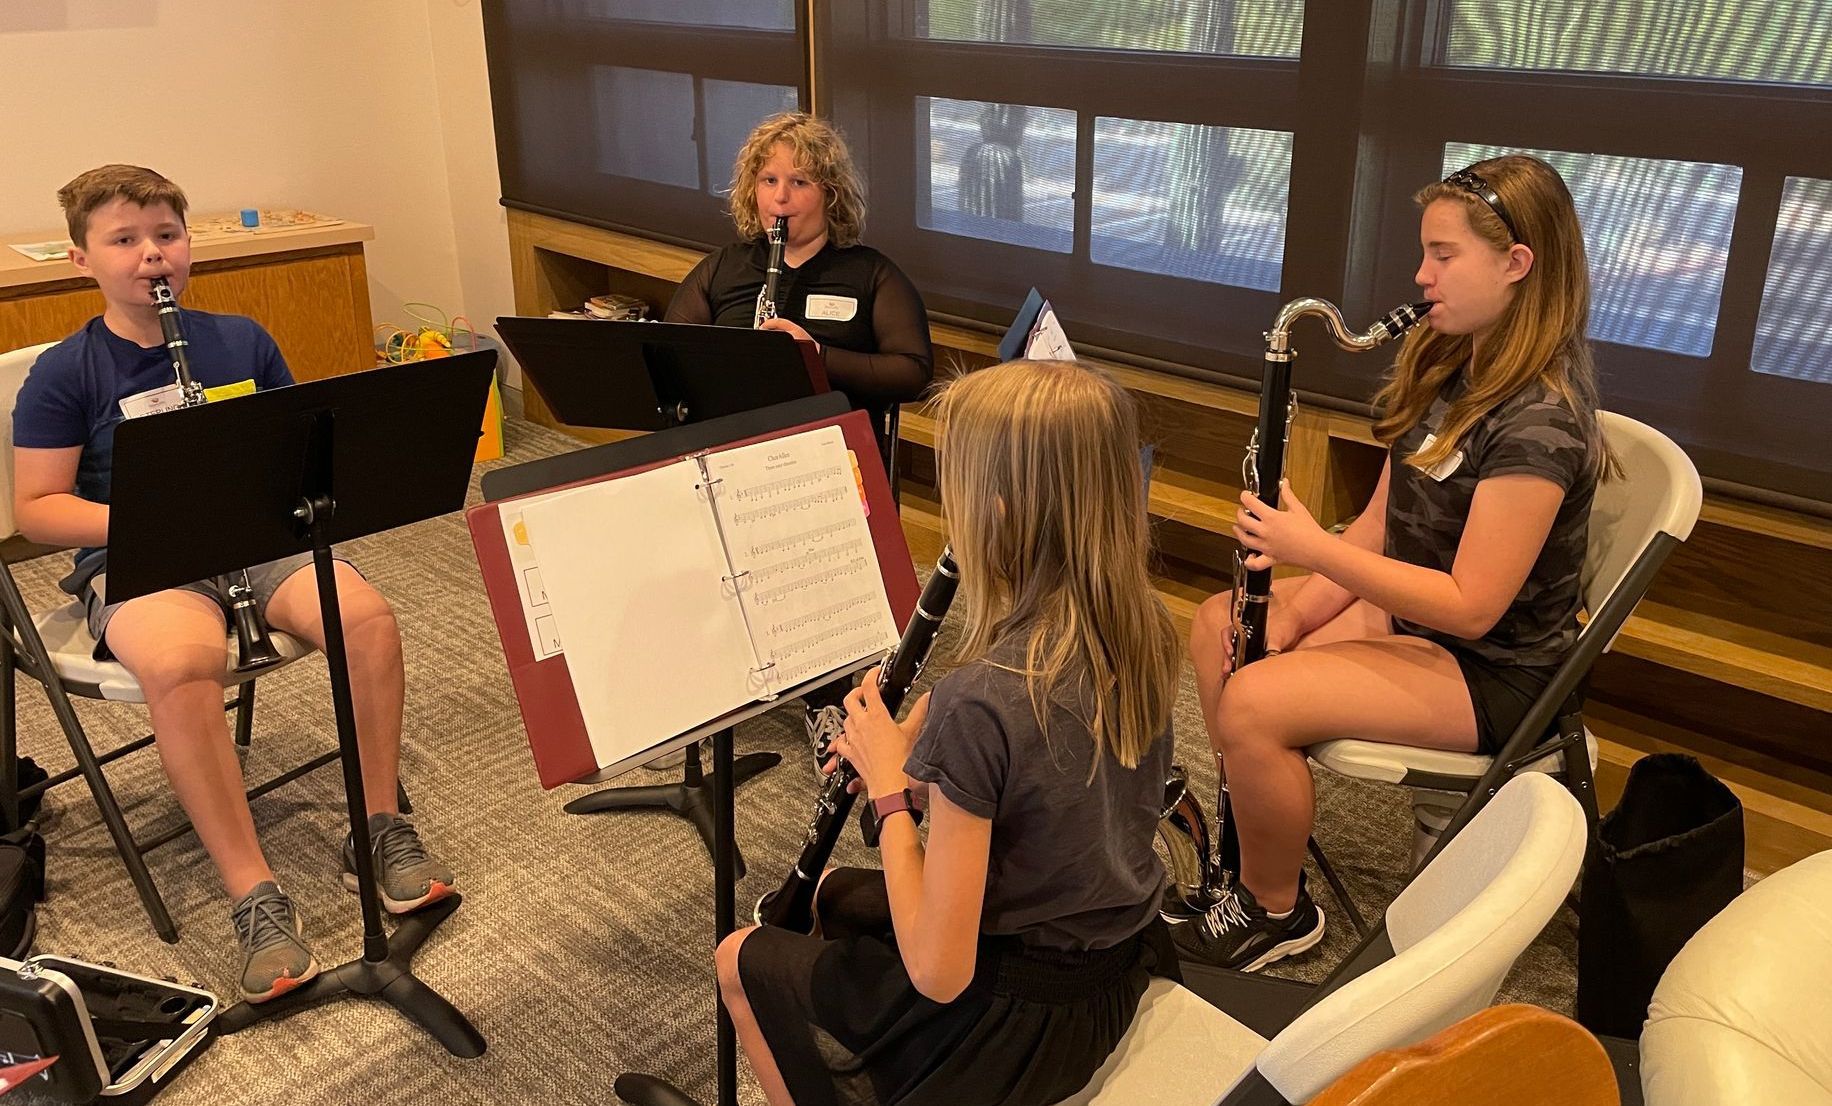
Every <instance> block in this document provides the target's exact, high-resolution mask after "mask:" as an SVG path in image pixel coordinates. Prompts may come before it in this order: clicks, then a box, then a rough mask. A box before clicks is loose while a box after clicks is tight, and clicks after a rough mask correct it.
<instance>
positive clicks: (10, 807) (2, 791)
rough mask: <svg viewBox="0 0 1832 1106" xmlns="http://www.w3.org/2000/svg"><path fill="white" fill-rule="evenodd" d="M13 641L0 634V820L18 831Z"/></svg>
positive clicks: (17, 738)
mask: <svg viewBox="0 0 1832 1106" xmlns="http://www.w3.org/2000/svg"><path fill="white" fill-rule="evenodd" d="M13 670H14V666H13V639H12V635H11V634H10V633H0V818H5V819H6V827H5V828H6V829H7V830H8V831H11V830H15V829H18V828H19V730H18V725H19V714H18V710H17V706H16V704H15V703H14V701H13V694H14V692H15V691H16V690H17V688H16V686H15V685H14V683H13Z"/></svg>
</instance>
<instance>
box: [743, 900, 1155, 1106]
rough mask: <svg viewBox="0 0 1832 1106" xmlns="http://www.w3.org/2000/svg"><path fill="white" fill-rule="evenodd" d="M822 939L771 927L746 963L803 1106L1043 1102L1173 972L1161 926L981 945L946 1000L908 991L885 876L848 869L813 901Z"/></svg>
mask: <svg viewBox="0 0 1832 1106" xmlns="http://www.w3.org/2000/svg"><path fill="white" fill-rule="evenodd" d="M816 908H817V910H818V912H819V914H820V917H821V921H822V926H823V929H824V930H825V932H826V936H825V938H822V937H809V936H806V935H803V934H799V933H791V932H789V931H787V930H783V929H774V928H771V927H768V926H765V927H764V928H762V929H759V930H756V931H754V932H752V933H751V935H750V936H749V937H747V938H745V941H744V945H743V946H742V948H741V949H740V950H739V954H738V974H739V976H740V978H741V979H742V980H743V981H744V995H745V998H746V999H747V1000H748V1001H749V1003H750V1007H751V1012H752V1014H753V1015H754V1016H755V1017H756V1019H757V1023H758V1026H759V1027H760V1028H761V1029H762V1030H763V1036H764V1039H765V1040H766V1041H768V1042H769V1046H770V1052H771V1054H772V1055H773V1056H774V1058H775V1060H776V1066H777V1068H778V1069H779V1070H780V1071H781V1072H782V1076H783V1081H784V1082H785V1083H786V1084H788V1088H789V1093H790V1095H791V1097H793V1098H794V1100H795V1101H796V1102H797V1103H798V1104H800V1106H840V1104H842V1103H843V1104H846V1106H931V1104H932V1106H960V1104H963V1103H971V1102H995V1101H996V1102H1003V1103H1013V1104H1017V1106H1024V1104H1034V1106H1046V1104H1048V1103H1052V1102H1058V1101H1060V1100H1062V1099H1064V1098H1067V1097H1068V1096H1069V1095H1071V1094H1074V1093H1075V1092H1076V1091H1078V1090H1080V1089H1081V1087H1082V1086H1083V1085H1084V1084H1085V1083H1086V1082H1087V1081H1088V1080H1089V1079H1090V1078H1092V1077H1093V1075H1094V1072H1095V1071H1097V1070H1099V1068H1100V1065H1101V1064H1103V1063H1105V1062H1106V1059H1107V1055H1108V1053H1110V1052H1112V1051H1113V1047H1114V1046H1115V1045H1116V1044H1118V1043H1119V1040H1120V1037H1121V1036H1123V1035H1124V1034H1125V1032H1126V1029H1127V1027H1128V1026H1129V1025H1131V1024H1132V1017H1133V1014H1134V1013H1135V1012H1136V1011H1137V1010H1138V1004H1139V998H1140V996H1142V995H1143V994H1144V992H1145V987H1146V985H1147V983H1148V982H1149V981H1150V977H1151V976H1152V975H1168V976H1171V977H1172V978H1174V977H1175V973H1176V970H1177V968H1176V956H1175V953H1174V951H1172V950H1171V949H1170V944H1169V934H1168V933H1167V932H1164V931H1163V923H1162V922H1161V921H1159V920H1157V919H1156V918H1154V919H1153V921H1152V924H1151V925H1150V926H1147V927H1146V930H1145V931H1144V932H1143V933H1140V934H1137V935H1135V936H1133V937H1131V938H1128V939H1127V940H1125V941H1122V942H1121V943H1120V944H1118V945H1115V946H1113V947H1112V948H1106V949H1095V950H1090V951H1087V952H1067V951H1052V950H1047V949H1037V948H1029V947H1026V946H1024V945H1023V944H1022V943H1021V942H1019V941H1018V940H1017V939H1015V938H1009V937H982V938H981V942H980V949H979V955H978V959H977V963H976V965H975V971H974V976H973V982H972V983H971V984H969V985H968V987H967V989H966V990H965V991H964V992H962V994H961V995H960V996H959V997H958V998H956V999H955V1000H954V1001H953V1002H950V1003H948V1004H946V1005H942V1004H940V1003H936V1002H933V1001H931V1000H929V999H927V998H924V997H923V996H922V995H921V994H920V993H919V992H918V991H917V990H916V988H915V985H914V984H912V983H911V982H910V978H909V975H908V974H907V973H906V972H905V970H904V967H903V960H902V958H901V957H900V956H899V955H898V952H897V945H896V941H895V937H894V935H893V933H892V931H891V924H890V900H889V898H888V896H887V895H886V894H885V888H884V876H883V873H882V872H877V871H866V870H862V869H846V868H842V869H839V870H838V871H835V872H834V873H832V874H831V875H830V876H829V877H828V878H827V880H826V881H825V882H824V883H822V885H821V889H820V897H819V899H818V902H817V907H816Z"/></svg>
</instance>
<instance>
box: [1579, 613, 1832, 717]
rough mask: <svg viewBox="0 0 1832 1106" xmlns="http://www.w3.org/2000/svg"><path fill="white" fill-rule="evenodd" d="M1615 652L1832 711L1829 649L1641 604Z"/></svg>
mask: <svg viewBox="0 0 1832 1106" xmlns="http://www.w3.org/2000/svg"><path fill="white" fill-rule="evenodd" d="M1615 647H1616V648H1617V649H1619V650H1621V651H1622V652H1624V653H1626V654H1628V655H1629V656H1631V657H1639V658H1641V659H1642V660H1646V661H1653V662H1654V663H1656V664H1663V665H1666V666H1667V667H1669V668H1676V669H1679V670H1680V671H1682V672H1690V673H1692V674H1693V675H1695V676H1703V677H1704V678H1706V679H1709V680H1716V681H1718V682H1719V683H1726V684H1731V685H1733V686H1736V687H1742V688H1747V689H1749V690H1750V691H1755V692H1759V693H1761V694H1763V695H1768V696H1772V697H1774V698H1776V699H1782V700H1785V701H1787V702H1790V703H1798V704H1800V705H1801V706H1804V707H1811V708H1812V709H1814V710H1820V711H1832V649H1827V648H1825V647H1823V646H1819V645H1814V644H1812V643H1811V642H1804V641H1800V640H1798V639H1795V638H1788V637H1783V636H1781V635H1779V634H1773V633H1768V632H1766V631H1763V630H1759V629H1756V628H1755V627H1752V626H1745V625H1739V624H1738V623H1735V622H1728V621H1725V620H1724V619H1721V618H1713V617H1711V616H1709V615H1703V614H1699V613H1697V612H1696V611H1688V610H1685V609H1683V608H1680V607H1673V606H1668V605H1666V604H1663V603H1654V602H1649V601H1647V600H1643V601H1642V602H1641V604H1640V605H1639V606H1637V607H1636V608H1635V613H1634V614H1633V615H1630V616H1629V619H1628V621H1627V622H1626V623H1624V624H1623V627H1622V634H1621V636H1620V637H1618V638H1617V639H1616V646H1615Z"/></svg>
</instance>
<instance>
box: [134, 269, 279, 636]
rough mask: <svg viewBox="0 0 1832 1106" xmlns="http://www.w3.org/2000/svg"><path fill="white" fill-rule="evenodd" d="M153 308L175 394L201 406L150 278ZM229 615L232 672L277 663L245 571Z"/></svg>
mask: <svg viewBox="0 0 1832 1106" xmlns="http://www.w3.org/2000/svg"><path fill="white" fill-rule="evenodd" d="M153 306H154V307H156V308H158V309H159V330H160V333H161V334H163V335H164V337H165V351H166V353H167V354H168V355H169V356H170V357H171V359H172V371H173V372H174V373H176V374H177V376H178V391H179V393H180V395H182V396H183V398H184V405H185V406H186V407H200V406H202V405H203V404H204V402H205V399H204V386H203V385H202V384H200V383H198V382H197V378H196V377H194V376H192V375H191V351H190V343H189V342H186V341H185V337H184V330H183V328H182V326H181V325H180V322H179V315H178V299H177V297H175V296H173V295H172V285H171V284H170V282H168V281H167V280H166V279H165V278H164V277H154V278H153ZM229 613H230V615H231V616H232V617H233V620H234V622H235V655H236V661H235V670H236V671H237V672H252V671H255V670H256V669H260V668H266V667H267V666H268V665H271V664H276V663H278V662H279V661H280V659H281V657H280V651H279V650H278V649H275V648H274V643H273V638H272V637H270V636H269V635H268V633H267V625H266V623H264V622H263V621H262V620H261V612H260V609H259V608H258V607H256V606H255V602H254V586H253V585H252V584H250V583H249V580H248V570H247V569H243V570H242V571H241V572H240V573H239V574H238V575H237V576H236V577H235V578H233V579H231V580H230V582H229Z"/></svg>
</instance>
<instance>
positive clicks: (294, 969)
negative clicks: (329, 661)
mask: <svg viewBox="0 0 1832 1106" xmlns="http://www.w3.org/2000/svg"><path fill="white" fill-rule="evenodd" d="M57 198H58V200H59V202H61V203H62V205H63V209H64V217H65V219H66V220H67V221H68V223H69V227H70V241H71V242H72V243H74V246H73V248H72V249H71V251H70V262H71V264H73V265H74V266H75V267H76V270H77V271H78V272H80V273H82V274H83V275H85V276H90V277H94V278H95V281H96V283H97V284H98V285H100V286H101V290H102V298H103V300H104V302H105V304H106V308H105V310H104V311H103V312H102V314H101V315H100V316H98V317H97V318H94V319H91V320H90V321H89V322H88V324H86V325H85V326H84V327H83V328H82V329H81V330H79V331H77V332H76V333H75V334H73V335H71V336H70V337H69V338H67V339H65V340H64V341H62V342H60V343H58V344H57V345H56V346H53V347H52V348H50V349H48V350H46V351H45V352H44V353H43V354H42V355H41V356H40V357H39V358H38V361H37V363H36V364H34V365H33V367H32V370H31V373H30V374H29V375H28V376H27V377H26V380H25V383H24V385H23V386H21V388H20V390H19V398H18V403H17V405H16V406H15V407H14V410H13V468H14V478H13V512H14V515H15V517H16V518H17V520H18V526H19V532H20V533H22V534H24V535H25V536H26V537H27V538H29V539H30V540H32V541H36V542H45V543H49V544H55V545H69V546H77V547H79V552H78V553H77V556H76V565H75V570H74V571H73V572H72V573H71V574H70V576H69V578H67V579H66V580H65V581H64V582H63V587H64V589H65V590H66V591H68V592H69V593H70V594H72V595H75V596H79V597H81V598H82V599H83V601H84V604H85V605H86V607H87V608H88V613H89V628H90V630H91V632H92V633H93V634H94V635H95V639H96V641H97V643H98V644H97V650H96V651H97V654H98V655H99V656H107V655H110V654H112V655H113V656H114V658H115V659H117V660H119V661H120V662H121V663H122V664H123V665H125V666H126V667H127V669H128V671H130V672H132V673H133V675H134V677H135V678H136V679H137V680H138V681H139V682H140V685H141V687H142V688H143V689H144V691H145V694H146V704H147V708H148V710H149V711H150V713H151V714H152V720H153V731H154V733H155V735H156V736H157V744H158V747H159V757H160V762H161V764H162V765H163V766H164V768H165V772H166V778H167V779H168V780H169V781H170V782H171V785H172V790H173V792H174V793H175V794H176V795H177V796H178V801H179V803H180V804H182V805H183V806H184V809H185V812H186V813H187V814H189V815H190V817H191V822H192V824H193V825H194V826H195V827H196V829H197V836H198V839H199V840H200V841H202V842H203V845H204V848H205V849H206V850H207V851H208V852H209V854H210V858H211V860H213V861H215V863H216V868H217V872H218V874H219V875H220V876H221V877H222V881H223V886H224V888H225V889H226V890H227V891H228V892H229V895H230V897H231V898H233V899H235V900H236V902H235V906H234V907H233V909H232V911H231V917H232V919H233V922H234V925H235V928H236V932H237V936H238V938H239V939H240V942H241V946H242V953H243V966H242V978H241V990H242V995H243V997H245V998H246V999H247V1000H248V1001H250V1002H261V1001H264V1000H266V999H270V998H273V997H275V996H276V995H280V994H284V993H285V992H287V991H289V990H292V989H293V988H295V987H297V986H299V985H300V984H302V983H304V982H305V981H306V980H308V979H310V978H312V976H314V975H316V974H317V972H318V962H317V960H316V959H315V958H314V957H313V956H312V952H311V949H310V948H309V947H308V946H307V945H306V943H305V940H304V929H303V926H302V924H301V922H300V919H299V915H298V912H297V910H296V909H295V908H294V906H293V903H292V900H291V899H289V898H288V897H287V896H286V893H285V892H284V891H282V890H280V888H279V887H278V885H277V884H276V883H275V880H274V875H273V870H272V869H271V868H269V867H268V865H267V860H266V858H265V857H264V856H263V855H262V852H261V846H260V843H259V842H258V841H257V840H256V839H255V832H254V820H253V818H252V817H251V816H250V814H249V812H248V800H247V797H246V795H245V794H244V792H243V789H242V788H243V783H242V773H241V766H240V763H239V762H238V761H237V759H236V754H235V750H234V747H233V746H232V744H231V742H230V739H229V728H228V723H227V722H226V720H225V718H224V715H223V709H222V706H223V704H222V677H223V673H224V669H225V663H226V645H225V641H226V635H227V633H228V629H227V625H228V624H227V618H226V612H227V611H228V597H227V594H226V589H225V588H223V587H221V586H219V585H220V583H221V581H216V580H207V581H200V582H198V583H196V584H191V585H187V586H186V587H182V588H176V589H173V590H171V591H163V592H158V593H156V594H153V595H147V596H142V597H140V598H138V599H131V600H128V601H127V602H125V603H109V602H108V600H107V577H108V550H107V548H106V545H107V541H108V500H109V487H110V476H111V466H112V462H113V454H114V429H115V427H116V426H117V425H119V424H120V422H121V420H122V419H123V418H131V417H136V416H138V415H141V414H145V413H150V412H149V408H150V409H151V410H153V411H156V410H162V409H164V408H163V407H162V406H161V405H160V403H159V400H160V399H161V398H163V397H164V394H165V390H166V389H169V388H171V386H172V385H173V384H174V383H175V381H176V376H175V373H174V370H173V367H172V360H171V357H170V356H169V355H168V354H167V352H166V348H165V343H164V338H163V335H162V333H161V331H160V328H159V319H158V314H157V312H156V310H155V309H154V307H153V298H152V282H153V279H154V278H156V277H165V278H166V279H167V280H168V281H170V283H171V286H172V291H173V294H174V295H179V294H182V293H183V291H184V288H185V284H186V281H187V279H188V278H189V276H190V271H191V236H190V232H189V231H187V230H186V229H185V221H184V220H185V197H184V193H183V192H182V191H180V190H179V188H178V186H177V185H175V184H173V183H172V182H171V181H169V180H167V179H165V178H164V177H162V176H160V175H159V174H158V173H155V172H153V171H152V170H150V169H142V168H139V167H137V166H132V165H105V166H103V167H101V168H99V169H92V170H90V171H89V172H87V173H84V174H83V175H81V176H79V177H77V178H76V179H75V180H73V181H71V182H70V183H69V184H67V185H65V186H64V187H63V188H62V189H60V190H59V191H58V194H57ZM181 318H182V320H183V330H184V333H185V338H186V341H187V342H188V344H189V352H190V365H191V372H192V375H193V376H194V377H195V378H196V380H197V381H198V382H199V383H200V384H202V385H203V386H204V388H205V389H206V390H207V394H212V398H226V397H228V396H232V395H236V394H241V393H245V392H248V391H253V390H257V389H261V388H279V387H284V386H286V385H288V384H291V383H292V382H293V380H292V374H291V373H289V372H288V371H287V368H286V361H285V359H284V358H283V357H281V355H280V350H279V347H278V346H276V345H275V344H274V340H273V338H272V337H270V336H269V335H268V333H267V332H266V331H265V330H263V329H261V326H260V324H258V323H256V322H254V320H252V319H247V318H242V317H240V316H236V315H213V314H209V313H206V312H202V311H184V312H182V315H181ZM153 417H157V415H154V416H153ZM175 478H180V479H182V478H183V477H182V476H177V477H175ZM195 482H196V483H198V484H199V486H205V485H207V480H204V479H203V478H201V477H199V478H198V479H197V480H196V481H195ZM336 571H337V594H338V599H339V602H340V604H341V606H342V611H343V622H344V639H345V646H346V649H347V651H348V653H349V664H350V681H351V688H352V693H353V696H354V699H355V708H356V729H357V739H358V742H359V744H360V746H361V750H362V770H363V785H364V790H365V792H366V794H367V796H368V801H369V834H370V837H371V838H372V840H373V844H374V851H375V871H376V877H377V881H378V884H379V890H380V894H381V898H382V901H383V904H384V905H385V906H386V907H387V909H388V910H390V911H391V912H393V913H397V914H404V913H407V912H408V911H411V910H416V909H419V908H420V907H422V906H425V905H427V904H428V903H432V902H436V901H438V900H439V899H442V898H444V897H446V896H447V895H449V894H450V893H451V892H452V890H453V888H454V885H455V883H456V880H455V878H454V877H453V875H452V872H451V870H450V869H449V868H448V867H446V866H445V865H444V864H442V863H440V862H439V861H438V860H436V859H434V858H433V857H432V856H430V855H429V854H428V853H427V851H426V848H425V846H424V845H423V844H421V842H420V838H419V835H418V834H417V833H416V832H415V830H414V827H413V825H412V824H411V823H409V822H408V821H407V820H406V819H405V818H403V817H401V815H400V813H399V811H398V809H397V804H396V778H397V769H398V767H399V764H400V747H401V708H402V697H403V683H404V680H403V673H402V662H401V636H400V631H399V629H398V628H397V627H396V625H395V621H394V612H393V610H392V609H391V608H390V607H389V605H388V601H387V600H386V599H384V598H382V596H381V594H380V593H379V592H377V591H376V590H375V588H373V587H372V586H370V584H369V583H368V581H366V580H364V579H363V577H362V576H361V575H360V574H359V573H358V572H357V571H356V570H355V569H354V568H352V567H351V566H350V565H349V564H347V563H339V564H338V565H337V566H336ZM249 579H250V582H251V583H252V584H253V586H254V592H255V600H256V602H257V603H258V604H259V606H260V609H261V610H262V612H263V614H264V615H265V617H266V620H267V623H268V625H270V626H272V627H274V628H275V629H278V630H283V631H285V632H287V633H289V634H293V635H295V636H297V637H300V638H303V639H305V640H307V641H309V642H311V643H312V644H313V645H315V646H317V647H319V648H323V647H324V631H323V625H322V622H321V620H320V616H319V607H318V586H317V581H316V579H315V578H314V576H313V572H312V565H311V558H310V557H307V556H300V557H293V558H288V559H286V560H282V561H276V562H272V563H269V564H265V565H259V566H254V567H252V568H250V570H249ZM343 865H344V884H345V886H347V887H350V888H351V889H352V890H355V875H354V872H355V865H356V861H355V853H354V851H353V849H352V846H351V844H350V842H349V840H348V839H347V838H346V839H345V841H344V848H343Z"/></svg>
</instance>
